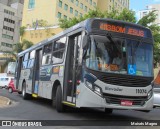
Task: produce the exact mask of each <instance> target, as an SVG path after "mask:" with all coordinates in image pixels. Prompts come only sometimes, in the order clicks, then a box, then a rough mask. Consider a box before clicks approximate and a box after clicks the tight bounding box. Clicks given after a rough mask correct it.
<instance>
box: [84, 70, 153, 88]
mask: <svg viewBox="0 0 160 129" xmlns="http://www.w3.org/2000/svg"><path fill="white" fill-rule="evenodd" d="M87 71H88V72H90V73H92V74H93V75H96V77H97V78H98V79H99V80H100V81H102V82H104V83H107V84H112V85H118V86H128V87H145V86H148V85H150V84H151V82H152V80H153V77H140V76H133V75H124V74H116V73H104V72H99V71H95V70H90V69H88V70H87Z"/></svg>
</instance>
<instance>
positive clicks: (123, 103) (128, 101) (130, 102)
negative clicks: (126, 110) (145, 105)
mask: <svg viewBox="0 0 160 129" xmlns="http://www.w3.org/2000/svg"><path fill="white" fill-rule="evenodd" d="M121 105H122V106H132V105H133V101H130V100H121Z"/></svg>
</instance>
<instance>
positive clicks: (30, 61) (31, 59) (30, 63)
mask: <svg viewBox="0 0 160 129" xmlns="http://www.w3.org/2000/svg"><path fill="white" fill-rule="evenodd" d="M34 59H35V50H33V51H32V52H30V58H29V61H28V68H32V67H33V66H34Z"/></svg>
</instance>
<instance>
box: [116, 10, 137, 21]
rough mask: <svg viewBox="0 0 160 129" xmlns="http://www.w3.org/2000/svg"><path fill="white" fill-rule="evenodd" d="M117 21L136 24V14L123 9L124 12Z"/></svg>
mask: <svg viewBox="0 0 160 129" xmlns="http://www.w3.org/2000/svg"><path fill="white" fill-rule="evenodd" d="M117 19H118V20H122V21H126V22H133V23H136V17H135V12H134V11H132V10H128V9H126V8H125V9H123V11H122V12H121V13H120V14H119V15H118V17H117Z"/></svg>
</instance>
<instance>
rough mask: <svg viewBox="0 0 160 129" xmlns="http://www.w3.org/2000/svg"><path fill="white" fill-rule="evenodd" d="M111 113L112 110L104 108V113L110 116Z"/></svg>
mask: <svg viewBox="0 0 160 129" xmlns="http://www.w3.org/2000/svg"><path fill="white" fill-rule="evenodd" d="M112 112H113V109H110V108H105V113H107V114H111V113H112Z"/></svg>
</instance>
